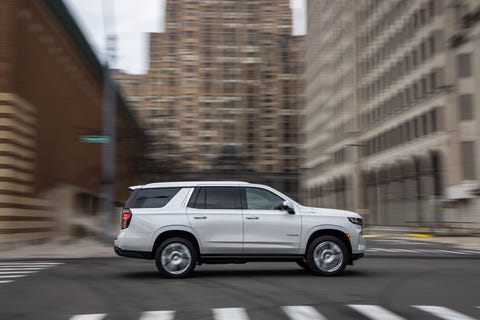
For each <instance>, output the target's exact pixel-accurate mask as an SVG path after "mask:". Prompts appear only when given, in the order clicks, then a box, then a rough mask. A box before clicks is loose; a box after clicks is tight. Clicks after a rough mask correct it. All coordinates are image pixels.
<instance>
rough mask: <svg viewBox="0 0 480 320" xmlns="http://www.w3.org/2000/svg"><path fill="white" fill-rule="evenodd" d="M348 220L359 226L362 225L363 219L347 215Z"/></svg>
mask: <svg viewBox="0 0 480 320" xmlns="http://www.w3.org/2000/svg"><path fill="white" fill-rule="evenodd" d="M348 221H350V222H351V223H353V224H357V225H359V226H363V220H362V218H356V217H349V218H348Z"/></svg>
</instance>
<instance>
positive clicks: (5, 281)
mask: <svg viewBox="0 0 480 320" xmlns="http://www.w3.org/2000/svg"><path fill="white" fill-rule="evenodd" d="M9 282H13V280H1V281H0V283H9Z"/></svg>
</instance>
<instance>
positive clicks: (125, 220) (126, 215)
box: [120, 209, 132, 229]
mask: <svg viewBox="0 0 480 320" xmlns="http://www.w3.org/2000/svg"><path fill="white" fill-rule="evenodd" d="M130 220H132V213H131V212H130V210H128V209H123V210H122V221H121V223H120V227H121V228H122V229H126V228H128V226H129V225H130Z"/></svg>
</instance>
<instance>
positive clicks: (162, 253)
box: [155, 238, 198, 278]
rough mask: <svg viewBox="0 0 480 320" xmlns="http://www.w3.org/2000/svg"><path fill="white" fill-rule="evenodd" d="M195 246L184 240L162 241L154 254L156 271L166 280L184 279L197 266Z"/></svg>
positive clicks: (171, 239)
mask: <svg viewBox="0 0 480 320" xmlns="http://www.w3.org/2000/svg"><path fill="white" fill-rule="evenodd" d="M197 257H198V254H197V250H196V249H195V246H194V245H193V244H192V243H191V242H190V241H188V240H187V239H184V238H170V239H167V240H165V241H163V242H162V243H161V244H160V245H159V246H158V248H157V251H156V252H155V264H156V265H157V269H158V271H160V273H161V274H163V275H164V276H166V277H168V278H185V277H187V276H189V275H190V274H191V273H192V272H193V269H195V265H196V264H197Z"/></svg>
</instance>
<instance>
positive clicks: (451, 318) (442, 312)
mask: <svg viewBox="0 0 480 320" xmlns="http://www.w3.org/2000/svg"><path fill="white" fill-rule="evenodd" d="M413 307H415V308H417V309H420V310H423V311H425V312H428V313H431V314H433V315H435V316H436V317H439V318H441V319H445V320H475V319H474V318H472V317H469V316H467V315H464V314H462V313H459V312H456V311H453V310H452V309H449V308H445V307H439V306H413Z"/></svg>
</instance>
